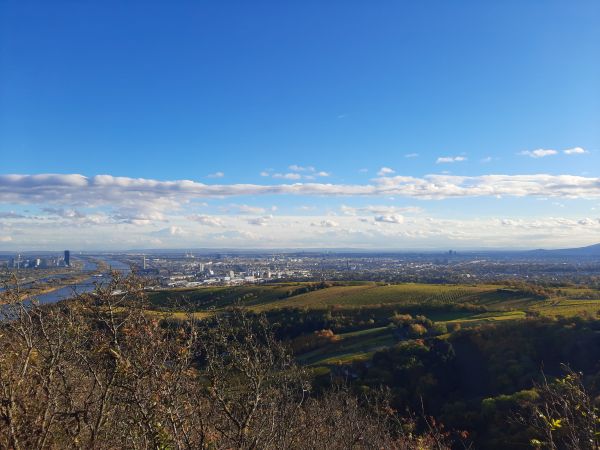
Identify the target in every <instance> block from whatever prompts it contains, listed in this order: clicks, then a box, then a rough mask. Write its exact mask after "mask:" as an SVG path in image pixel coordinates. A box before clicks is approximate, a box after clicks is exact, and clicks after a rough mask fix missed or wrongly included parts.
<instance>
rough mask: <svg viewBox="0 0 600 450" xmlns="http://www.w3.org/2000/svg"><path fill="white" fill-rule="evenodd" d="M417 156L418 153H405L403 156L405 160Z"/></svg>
mask: <svg viewBox="0 0 600 450" xmlns="http://www.w3.org/2000/svg"><path fill="white" fill-rule="evenodd" d="M418 156H419V154H418V153H407V154H406V155H404V157H405V158H417V157H418Z"/></svg>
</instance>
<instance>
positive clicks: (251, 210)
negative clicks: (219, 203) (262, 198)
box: [237, 205, 265, 214]
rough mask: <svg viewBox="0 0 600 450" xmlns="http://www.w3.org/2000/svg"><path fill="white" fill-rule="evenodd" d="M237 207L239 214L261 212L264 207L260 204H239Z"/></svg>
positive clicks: (263, 210)
mask: <svg viewBox="0 0 600 450" xmlns="http://www.w3.org/2000/svg"><path fill="white" fill-rule="evenodd" d="M237 208H238V211H239V212H240V214H262V213H264V212H265V208H261V207H260V206H249V205H239V206H238V207H237Z"/></svg>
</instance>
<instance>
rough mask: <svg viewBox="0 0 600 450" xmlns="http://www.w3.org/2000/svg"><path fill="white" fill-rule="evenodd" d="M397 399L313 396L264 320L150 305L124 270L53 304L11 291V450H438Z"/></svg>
mask: <svg viewBox="0 0 600 450" xmlns="http://www.w3.org/2000/svg"><path fill="white" fill-rule="evenodd" d="M413 430H414V423H413V422H412V421H411V420H404V419H402V418H399V417H398V416H397V415H396V413H395V412H394V411H393V410H391V409H390V408H389V406H388V404H387V402H385V401H381V402H378V403H371V404H370V405H369V404H367V405H365V403H364V402H361V401H359V400H358V399H357V398H356V397H354V396H352V395H351V394H350V393H349V392H348V391H347V390H346V389H337V390H332V391H330V392H328V393H326V394H324V395H323V396H320V397H315V396H313V395H311V393H310V384H309V382H308V378H307V375H306V373H305V372H304V371H303V370H302V369H301V368H300V367H298V366H297V365H296V364H295V363H294V361H293V359H292V358H291V356H290V354H289V353H288V352H287V351H286V348H285V347H284V346H283V345H282V344H281V343H280V342H278V341H277V340H275V338H274V337H273V334H272V333H271V330H270V328H269V325H268V323H266V321H265V320H264V319H260V318H259V319H258V320H257V319H251V318H249V317H247V316H245V315H244V314H243V313H242V312H240V311H232V312H231V313H230V314H228V315H225V316H219V317H217V319H216V320H215V321H214V322H212V323H210V324H209V323H207V322H198V321H196V320H195V319H194V318H193V316H191V315H190V316H189V318H188V319H187V320H185V321H171V320H170V319H169V317H168V316H164V317H157V316H156V314H148V313H147V310H146V297H145V294H144V284H143V282H142V281H141V280H140V279H138V278H136V277H133V276H131V277H127V278H121V277H120V276H119V275H118V274H114V278H113V280H112V281H111V282H110V283H108V284H106V285H103V286H98V287H97V289H96V292H95V293H94V294H93V295H84V296H79V297H77V298H74V299H72V300H69V301H66V302H61V303H59V304H56V305H51V306H43V307H42V306H37V305H24V304H23V303H22V302H21V301H19V292H18V287H17V288H14V286H13V287H12V288H11V289H7V290H6V291H4V292H3V293H2V298H1V300H0V448H2V449H15V450H20V449H62V448H73V449H115V448H131V449H150V448H154V449H233V448H235V449H282V448H286V449H315V448H327V449H344V450H345V449H353V448H355V449H384V448H385V449H412V448H420V449H428V448H437V449H441V448H447V445H446V443H445V439H444V436H443V435H442V434H441V433H439V432H438V431H436V430H435V429H432V430H430V432H428V433H426V434H425V435H417V434H415V433H414V432H413Z"/></svg>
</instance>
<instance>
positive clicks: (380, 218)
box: [375, 214, 404, 223]
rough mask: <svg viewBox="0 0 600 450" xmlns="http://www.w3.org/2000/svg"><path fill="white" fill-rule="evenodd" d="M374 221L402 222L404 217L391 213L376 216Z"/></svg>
mask: <svg viewBox="0 0 600 450" xmlns="http://www.w3.org/2000/svg"><path fill="white" fill-rule="evenodd" d="M375 221H376V222H386V223H404V217H403V216H401V215H400V214H392V215H383V216H376V217H375Z"/></svg>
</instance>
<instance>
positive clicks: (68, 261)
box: [65, 250, 71, 267]
mask: <svg viewBox="0 0 600 450" xmlns="http://www.w3.org/2000/svg"><path fill="white" fill-rule="evenodd" d="M65 266H67V267H71V252H70V251H69V250H65Z"/></svg>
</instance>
